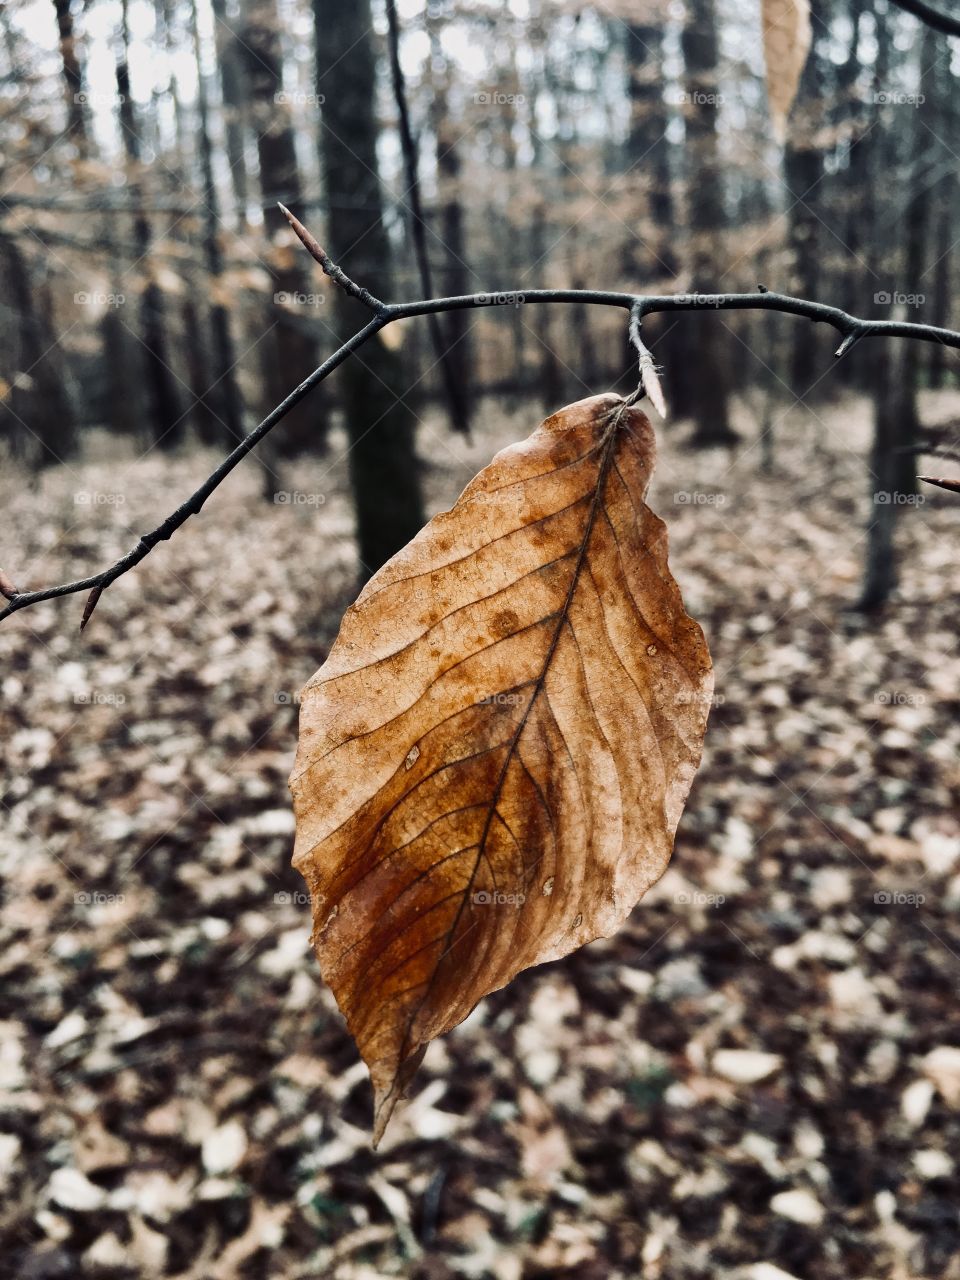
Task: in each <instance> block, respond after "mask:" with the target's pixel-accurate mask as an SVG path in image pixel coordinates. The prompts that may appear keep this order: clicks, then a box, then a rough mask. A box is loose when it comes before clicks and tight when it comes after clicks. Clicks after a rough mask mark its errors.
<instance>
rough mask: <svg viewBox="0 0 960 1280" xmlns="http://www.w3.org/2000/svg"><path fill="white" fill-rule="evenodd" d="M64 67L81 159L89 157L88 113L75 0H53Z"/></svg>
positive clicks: (70, 128)
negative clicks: (74, 19) (77, 35)
mask: <svg viewBox="0 0 960 1280" xmlns="http://www.w3.org/2000/svg"><path fill="white" fill-rule="evenodd" d="M53 4H54V8H55V10H56V14H57V33H58V35H59V39H60V61H61V62H62V64H63V88H64V98H65V101H66V104H67V134H68V136H69V138H70V140H71V142H72V143H73V144H74V146H75V147H76V148H77V153H78V155H80V156H85V155H86V154H87V149H88V146H87V121H86V113H85V112H84V109H83V108H84V96H83V69H82V68H81V65H80V56H79V54H78V53H77V40H76V35H75V33H74V29H73V11H72V7H71V0H53Z"/></svg>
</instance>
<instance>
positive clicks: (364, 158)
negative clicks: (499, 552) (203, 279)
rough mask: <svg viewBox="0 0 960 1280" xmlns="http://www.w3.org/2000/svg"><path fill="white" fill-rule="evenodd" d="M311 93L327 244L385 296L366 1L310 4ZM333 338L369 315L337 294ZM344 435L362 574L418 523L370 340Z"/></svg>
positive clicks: (405, 457) (389, 365) (387, 358)
mask: <svg viewBox="0 0 960 1280" xmlns="http://www.w3.org/2000/svg"><path fill="white" fill-rule="evenodd" d="M313 6H314V19H315V24H316V54H317V92H318V94H322V95H323V101H324V105H323V113H322V120H321V136H320V152H321V156H320V158H321V164H322V168H323V173H324V179H325V184H326V195H327V201H328V204H329V209H330V213H329V224H328V227H327V233H328V235H327V239H328V242H329V243H328V248H329V250H330V253H331V255H332V257H333V258H334V260H335V261H339V262H340V263H341V265H342V266H343V268H344V270H345V271H346V272H347V273H348V275H350V276H352V277H353V278H354V279H355V280H358V281H360V282H361V283H362V284H363V285H365V286H366V287H367V288H369V289H370V290H371V291H372V292H373V293H375V294H378V295H379V296H381V297H383V296H387V297H389V296H390V292H391V289H390V245H389V241H388V239H387V233H386V229H385V227H384V225H383V203H382V193H381V190H380V180H379V177H378V173H377V138H378V134H379V125H378V122H377V116H376V84H377V79H376V55H375V51H374V45H373V28H372V25H371V16H370V0H313ZM336 309H337V321H338V327H339V330H340V335H341V337H343V338H346V337H347V335H348V334H350V333H352V332H354V331H355V330H357V329H359V328H360V327H361V325H363V324H364V323H366V321H368V320H369V319H370V313H369V311H368V310H367V309H366V308H365V307H364V306H363V305H362V304H361V303H359V302H357V301H356V300H355V299H353V298H350V297H348V296H347V295H346V294H344V293H343V292H342V290H339V289H338V290H336ZM338 378H339V385H340V388H341V392H342V402H343V408H344V413H345V417H346V423H345V425H346V429H347V433H348V435H349V438H350V444H351V448H350V454H349V463H350V479H351V484H352V486H353V494H354V502H355V506H356V512H357V542H358V550H359V556H360V563H361V576H362V577H364V578H366V577H368V576H369V575H370V574H372V573H374V572H375V571H376V570H377V569H378V568H379V567H380V566H381V565H382V564H383V563H384V562H385V561H386V560H388V559H389V558H390V556H392V555H393V554H394V552H396V551H398V550H399V549H400V548H401V547H402V546H404V544H405V543H407V542H409V540H410V539H411V538H412V537H413V535H414V534H415V533H416V532H417V531H418V530H419V529H420V527H421V526H422V525H423V522H424V511H423V498H422V496H421V486H420V468H419V462H418V459H417V456H416V452H415V447H414V435H415V431H414V419H413V415H412V413H411V411H410V410H409V409H408V408H407V406H406V405H405V404H404V403H403V401H402V399H401V397H402V396H403V395H404V394H405V393H406V392H407V390H408V387H407V384H406V382H405V379H404V375H403V365H402V362H401V360H400V357H399V355H398V353H397V352H396V351H394V350H391V348H390V347H389V346H388V345H387V343H386V342H385V341H384V340H383V334H378V335H377V336H376V337H374V338H373V339H372V340H371V341H370V342H369V343H367V345H366V346H365V347H364V348H363V350H362V351H361V352H360V353H359V354H358V355H357V356H353V357H351V358H350V359H349V360H347V362H346V363H345V364H344V365H343V366H342V367H341V369H340V371H339V373H338Z"/></svg>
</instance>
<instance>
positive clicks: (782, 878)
mask: <svg viewBox="0 0 960 1280" xmlns="http://www.w3.org/2000/svg"><path fill="white" fill-rule="evenodd" d="M949 399H950V398H949V397H947V398H942V399H939V400H935V399H934V398H933V397H931V398H930V401H929V403H928V404H927V405H926V416H927V417H928V418H929V419H930V420H933V421H936V420H944V419H946V418H948V417H950V416H951V415H952V414H956V412H957V404H956V403H955V401H956V400H957V397H956V396H954V397H953V401H954V403H948V401H949ZM478 418H479V420H478V423H477V428H476V442H475V443H474V444H473V445H470V446H468V445H466V444H464V443H463V442H462V441H461V440H459V439H457V438H455V437H451V436H449V435H448V434H446V432H445V431H444V430H443V428H442V426H441V424H440V423H439V421H438V420H437V419H436V418H435V417H428V420H427V423H426V424H425V426H424V427H423V428H422V429H421V435H420V449H421V453H422V454H423V456H424V457H425V458H427V459H429V466H428V469H427V472H426V478H427V483H428V488H429V493H430V500H431V505H432V507H433V508H434V509H436V508H438V507H440V506H447V505H449V504H450V502H451V501H452V500H453V499H454V498H455V496H456V494H457V493H458V492H459V490H460V488H461V487H462V485H463V484H464V483H465V482H466V481H467V480H468V479H469V478H470V476H471V475H472V474H473V472H474V471H475V470H476V469H477V468H478V467H479V466H481V465H482V464H483V463H484V462H485V461H486V460H487V458H488V457H489V456H490V454H491V453H492V452H493V451H494V449H495V448H498V447H500V446H501V445H503V444H505V443H507V442H508V441H510V440H512V439H516V438H519V437H520V436H523V435H526V434H527V433H528V431H529V430H530V429H532V427H533V426H534V425H535V422H536V418H537V415H536V413H535V411H532V410H525V411H523V412H517V413H509V412H507V411H506V410H505V409H504V408H502V407H498V406H496V405H493V404H490V403H488V404H486V405H484V406H483V408H482V410H481V412H480V413H479V415H478ZM744 430H745V432H746V438H745V440H744V443H743V445H742V447H741V448H740V449H739V451H738V452H737V453H735V454H730V453H726V452H722V453H705V454H693V453H690V452H688V451H686V450H685V449H684V448H683V447H682V444H683V437H684V435H685V432H684V430H683V428H682V425H681V427H679V428H678V427H670V428H668V429H667V430H666V431H664V432H662V436H663V444H662V447H661V460H660V464H659V470H658V473H657V477H656V480H655V484H654V488H653V493H652V498H651V502H652V505H653V506H654V508H655V509H656V510H658V511H659V512H660V513H661V514H662V515H663V516H664V517H665V519H666V520H667V522H668V524H669V528H670V539H671V560H672V565H673V568H674V572H675V574H676V576H677V578H678V579H679V581H680V584H681V587H682V589H683V592H684V597H685V601H686V604H687V607H688V609H689V611H690V612H691V613H692V614H694V616H696V617H697V618H699V619H700V621H701V622H702V624H703V626H704V629H705V631H706V633H707V637H708V640H709V642H710V646H711V649H712V652H713V656H714V662H715V665H716V671H717V698H716V705H715V707H714V710H713V712H712V715H711V723H710V727H709V729H708V733H707V742H706V750H705V755H704V762H703V767H702V769H701V770H700V773H699V775H698V777H697V779H696V782H695V784H694V787H693V791H692V793H691V797H690V802H689V805H688V807H687V811H686V813H685V815H684V817H683V820H682V822H681V826H680V832H679V835H678V838H677V844H676V852H675V854H674V858H673V862H672V864H671V868H670V870H669V871H668V873H667V875H666V876H665V877H664V878H663V880H662V881H661V882H660V884H659V885H657V886H656V887H655V889H654V890H652V891H651V892H650V893H649V894H648V895H647V897H646V899H645V900H644V901H643V902H642V903H641V904H640V905H639V906H638V908H637V909H636V911H635V912H634V913H633V915H632V916H631V918H630V920H629V921H628V923H627V925H626V926H625V927H624V928H623V930H622V931H621V932H620V933H619V934H618V935H617V937H615V938H614V939H612V940H608V941H603V942H597V943H595V944H593V945H591V946H589V947H587V948H585V949H584V950H583V951H582V952H580V953H579V954H576V955H573V956H570V957H568V958H567V959H566V960H564V961H562V962H559V963H556V964H551V965H546V966H543V967H541V968H538V969H534V970H530V971H528V972H527V973H525V974H523V975H521V976H520V977H519V978H518V979H517V980H516V981H515V982H514V983H513V984H512V985H511V986H510V988H509V989H507V990H505V991H501V992H499V993H497V994H496V995H494V996H491V997H490V998H489V999H487V1000H486V1001H484V1002H483V1004H482V1005H481V1006H480V1008H479V1009H478V1010H477V1011H476V1012H475V1013H474V1014H473V1015H472V1016H471V1017H470V1019H469V1020H468V1021H467V1022H466V1023H465V1024H464V1025H463V1026H461V1027H459V1028H458V1029H457V1030H455V1031H454V1032H453V1033H451V1034H450V1035H449V1036H447V1037H446V1038H445V1040H444V1041H443V1042H442V1043H437V1044H434V1045H433V1046H432V1047H431V1049H430V1051H429V1052H428V1053H427V1056H426V1061H425V1063H424V1066H423V1067H422V1068H421V1070H420V1073H419V1075H418V1077H417V1080H416V1082H415V1085H414V1088H413V1096H412V1100H411V1102H410V1103H409V1104H408V1105H406V1106H405V1107H403V1108H401V1109H400V1110H399V1111H398V1113H397V1115H396V1116H395V1118H394V1121H393V1123H392V1125H391V1127H390V1129H389V1130H388V1132H387V1136H386V1138H385V1140H384V1143H383V1145H382V1148H381V1150H380V1151H379V1152H378V1153H374V1152H373V1151H372V1150H371V1148H370V1145H369V1125H370V1090H369V1086H368V1083H367V1079H366V1073H365V1071H364V1068H363V1067H362V1065H361V1064H359V1063H358V1059H357V1055H356V1052H355V1050H354V1048H353V1045H352V1042H351V1040H350V1038H349V1037H348V1035H347V1033H346V1031H345V1028H344V1026H343V1024H342V1021H341V1019H340V1017H339V1015H338V1013H337V1011H336V1008H335V1005H334V1003H333V1000H332V997H331V996H330V994H329V992H328V991H327V990H325V988H324V987H323V985H322V983H321V982H320V979H319V974H318V971H317V967H316V964H315V961H314V959H313V957H312V955H311V954H310V953H309V948H308V941H307V938H308V932H309V925H310V922H309V918H308V917H309V908H308V906H307V905H306V902H305V900H304V898H303V895H302V893H301V889H302V885H301V882H300V881H299V878H298V877H297V875H296V874H295V873H294V872H293V871H292V869H291V868H290V866H289V858H290V850H291V837H292V817H291V810H290V805H289V800H288V792H287V784H286V779H287V774H288V772H289V769H290V766H291V762H292V758H293V751H294V746H295V737H296V719H297V706H296V701H297V690H298V689H299V688H300V686H301V685H302V684H303V683H304V682H305V681H306V679H307V678H308V677H309V676H310V675H311V674H312V672H313V671H314V670H315V669H316V667H317V666H318V665H319V664H320V662H321V661H322V659H323V658H324V656H325V653H326V650H327V648H328V646H329V644H330V642H331V640H332V638H333V637H334V635H335V634H336V629H337V626H338V621H339V617H340V614H341V612H342V610H343V608H344V607H345V605H346V604H347V603H348V602H349V599H350V595H351V581H352V578H353V572H354V566H353V551H352V542H351V514H350V507H349V502H348V499H347V495H346V489H345V484H346V474H345V467H344V465H343V462H342V460H338V461H335V459H336V458H337V455H338V453H339V452H340V450H339V448H338V447H337V444H338V441H337V440H336V439H335V440H334V441H333V448H332V450H331V453H330V456H329V458H325V459H320V460H317V461H315V462H311V463H310V464H309V465H306V466H300V467H298V468H297V469H296V475H295V478H294V472H293V468H290V470H289V472H288V474H287V477H286V479H285V480H283V481H281V480H280V479H277V480H275V481H272V482H271V484H272V486H273V487H274V488H275V489H276V491H277V492H278V493H280V492H282V493H287V494H290V495H294V496H291V497H290V498H289V500H280V501H277V502H274V503H271V502H269V501H264V500H263V499H262V498H261V497H260V490H261V488H262V483H263V482H262V474H261V472H260V470H259V468H258V467H257V465H256V464H255V463H252V462H248V463H247V464H245V465H244V466H243V467H241V468H240V472H239V474H235V475H234V476H233V477H232V478H231V479H230V481H229V482H228V483H227V484H226V485H225V486H224V488H223V489H222V490H221V491H220V492H219V493H218V494H217V495H216V496H215V497H214V498H213V500H212V501H211V502H210V503H209V505H208V508H207V509H206V510H205V511H204V513H203V514H202V516H200V517H199V518H197V519H192V520H190V522H189V523H188V525H187V526H186V527H185V528H184V529H183V530H181V532H180V533H178V534H177V535H176V537H175V538H174V539H173V540H172V542H170V543H169V544H166V545H162V546H161V547H160V548H158V549H157V550H156V551H155V552H154V553H153V554H152V555H151V556H150V558H149V559H148V560H147V561H146V562H145V563H144V564H143V565H141V566H140V567H139V568H138V569H136V570H135V571H134V572H132V573H130V574H128V575H127V576H125V577H123V578H121V579H120V580H119V581H118V582H117V583H116V584H115V585H114V586H113V587H111V588H110V590H109V591H108V592H107V593H106V595H105V596H104V597H103V599H102V600H101V602H100V605H99V607H98V609H97V612H96V614H95V616H94V618H93V620H92V622H91V623H90V626H89V627H88V629H87V631H86V632H85V633H84V634H83V635H82V636H80V635H79V634H78V630H77V627H78V623H79V618H80V613H81V611H82V607H83V605H82V598H81V597H79V596H74V597H70V598H68V599H65V600H59V601H53V602H49V603H46V604H43V605H41V606H39V607H37V608H33V609H30V610H27V611H25V612H23V613H20V614H18V615H16V616H15V617H13V618H11V619H10V620H8V621H7V622H5V623H3V624H2V626H0V682H2V691H3V704H2V718H0V742H2V750H3V754H4V757H5V762H6V766H7V768H6V771H5V781H4V791H3V797H2V804H3V815H2V835H0V874H2V877H3V884H4V898H3V907H2V922H0V924H2V932H0V984H2V994H0V1001H2V1007H0V1181H2V1183H3V1186H2V1192H0V1275H2V1276H16V1277H19V1278H20V1280H29V1278H35V1280H36V1278H39V1277H73V1276H77V1275H84V1276H103V1277H119V1278H123V1277H155V1276H156V1277H159V1276H177V1277H181V1280H186V1278H187V1277H192V1278H195V1280H230V1278H231V1277H263V1278H267V1277H270V1278H271V1280H282V1278H284V1277H324V1278H326V1277H330V1278H332V1280H377V1278H380V1277H390V1276H408V1277H412V1278H416V1280H446V1278H447V1277H459V1276H464V1277H473V1278H475V1280H487V1278H491V1280H534V1278H544V1280H546V1278H548V1277H549V1278H554V1277H577V1278H578V1280H581V1278H582V1280H634V1278H637V1277H640V1278H642V1280H658V1278H661V1277H662V1278H663V1280H699V1278H701V1277H703V1278H706V1277H715V1276H724V1277H729V1278H730V1280H785V1277H791V1276H793V1277H797V1278H798V1280H851V1278H852V1280H960V1207H958V1206H960V1169H958V1167H957V1160H958V1159H960V1002H958V999H957V995H958V985H960V917H958V908H960V651H958V635H960V591H958V575H957V563H958V553H960V502H958V501H957V500H956V498H955V497H953V496H952V495H950V494H947V493H944V492H943V491H941V490H936V491H934V490H928V491H927V492H926V493H925V494H924V495H923V496H924V497H925V502H924V503H923V504H922V505H918V506H916V507H911V508H905V509H904V511H903V514H902V518H901V521H900V528H899V531H898V546H899V549H900V552H901V556H902V585H901V588H900V589H899V591H898V592H897V594H896V596H895V598H894V599H893V600H892V602H891V603H890V604H889V605H888V606H887V607H886V608H885V609H884V610H883V611H882V612H881V613H880V614H879V615H878V616H875V617H872V618H869V619H867V618H864V617H862V616H860V615H858V614H856V613H852V612H850V611H849V609H848V606H849V604H850V603H851V601H852V600H854V599H855V597H856V595H857V590H858V586H859V580H860V575H861V562H862V555H863V548H864V530H865V528H866V523H867V520H868V518H869V516H870V514H871V511H872V509H873V508H872V506H871V497H870V492H869V486H868V482H867V472H866V467H865V461H864V459H865V453H866V448H867V444H868V434H869V419H868V414H867V411H866V408H865V406H864V405H863V404H862V403H861V402H858V401H854V400H851V401H846V402H843V403H839V404H834V405H830V406H827V407H824V408H822V409H818V410H817V413H816V414H811V413H809V412H807V411H801V410H800V409H796V410H794V411H792V412H790V413H789V414H788V415H787V416H786V417H784V419H783V420H782V421H781V422H780V423H779V425H778V428H777V432H778V437H779V438H778V442H777V446H776V460H775V469H774V471H773V472H772V473H771V474H763V473H762V472H761V471H760V468H759V451H758V449H757V447H756V443H755V441H754V440H753V439H752V437H751V436H750V427H749V424H745V426H744ZM211 462H212V455H207V454H205V453H201V452H195V453H193V454H189V455H185V456H183V457H177V458H174V459H168V458H163V457H161V456H158V455H156V454H151V455H149V456H148V457H146V458H143V459H140V460H134V459H133V458H132V456H131V458H130V459H129V460H124V458H123V456H122V454H119V453H118V451H117V448H116V446H115V445H114V444H112V443H110V442H107V441H101V442H100V443H99V445H94V446H92V447H91V451H90V454H89V456H88V457H87V458H85V459H84V461H83V462H81V463H79V464H77V465H75V466H71V467H70V468H59V469H57V470H55V471H51V472H49V473H47V474H46V475H44V476H43V477H42V479H41V480H40V482H39V485H38V487H36V488H31V487H30V485H29V483H28V482H27V480H26V478H25V477H24V476H21V475H18V474H17V473H16V472H15V471H11V470H10V469H9V468H4V469H2V470H0V509H2V510H3V512H4V521H3V546H2V554H0V562H2V564H3V567H4V569H5V570H6V571H7V573H8V574H9V575H10V576H11V577H12V578H13V579H14V581H18V582H19V583H20V585H21V586H22V587H29V586H37V585H40V584H44V583H49V582H55V581H62V580H64V579H66V578H68V577H72V576H80V575H81V574H83V573H86V572H90V571H92V570H94V569H95V568H100V567H103V566H105V565H106V564H107V563H109V562H110V561H112V560H113V559H114V558H115V557H116V556H117V555H118V554H120V553H121V552H123V551H125V550H127V549H128V547H130V546H132V545H133V543H134V542H135V540H136V537H137V535H138V534H139V533H140V532H141V531H142V530H144V529H146V528H148V527H151V526H152V524H154V523H156V521H157V520H158V519H159V518H160V517H161V516H162V515H163V514H165V513H166V512H167V511H168V510H169V509H171V508H172V506H173V505H174V504H175V502H178V501H180V499H181V497H183V496H185V495H186V494H187V493H188V492H189V491H190V490H191V489H192V488H193V487H194V485H195V484H196V483H197V482H198V481H199V479H201V478H202V477H203V476H204V475H205V474H206V471H207V469H208V464H210V463H211ZM947 465H948V464H937V469H940V470H943V469H946V467H947Z"/></svg>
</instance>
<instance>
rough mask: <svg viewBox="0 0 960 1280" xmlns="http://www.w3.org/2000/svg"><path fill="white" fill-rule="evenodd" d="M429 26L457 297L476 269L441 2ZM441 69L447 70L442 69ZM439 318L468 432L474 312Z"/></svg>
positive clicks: (443, 277) (443, 283) (434, 111)
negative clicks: (470, 256)
mask: <svg viewBox="0 0 960 1280" xmlns="http://www.w3.org/2000/svg"><path fill="white" fill-rule="evenodd" d="M444 7H445V6H444ZM427 27H428V30H429V33H430V49H431V55H432V57H431V64H432V66H433V68H434V71H433V98H432V101H431V110H430V116H431V124H432V127H433V135H434V138H435V139H436V147H437V200H438V204H439V231H438V234H439V237H440V240H441V242H442V244H443V252H444V265H443V269H442V271H441V273H440V290H441V293H443V294H446V295H448V296H454V295H459V294H462V293H468V292H469V291H470V272H469V269H468V267H467V263H466V253H467V247H466V234H465V231H464V216H463V206H462V204H461V198H462V195H461V189H460V153H459V151H458V149H457V141H458V138H457V135H458V132H459V130H458V127H457V124H456V121H454V120H453V119H452V118H451V115H450V98H449V91H450V66H449V63H448V61H447V60H446V59H444V58H443V56H442V55H443V50H442V47H441V43H440V36H441V12H440V6H439V5H437V4H431V5H429V6H428V8H427ZM440 67H442V68H443V69H442V70H438V69H437V68H440ZM437 319H438V320H440V321H441V322H442V325H441V332H442V333H443V342H444V346H445V349H446V353H447V354H446V356H445V362H446V364H447V366H448V369H449V376H448V378H447V399H448V401H449V406H450V419H451V426H452V427H453V429H454V431H459V432H462V433H464V434H466V433H468V432H469V430H470V407H471V403H472V396H471V389H470V383H471V379H472V373H473V359H472V352H471V348H470V337H469V334H470V326H471V324H472V323H473V322H472V319H471V316H470V313H469V312H468V311H451V312H450V314H449V315H446V316H438V317H437Z"/></svg>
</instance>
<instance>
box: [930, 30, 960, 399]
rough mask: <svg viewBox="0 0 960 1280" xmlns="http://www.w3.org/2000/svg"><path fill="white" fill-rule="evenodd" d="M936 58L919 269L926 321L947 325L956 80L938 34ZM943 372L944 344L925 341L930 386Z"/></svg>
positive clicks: (959, 119)
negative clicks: (924, 256)
mask: <svg viewBox="0 0 960 1280" xmlns="http://www.w3.org/2000/svg"><path fill="white" fill-rule="evenodd" d="M937 44H938V56H937V59H936V62H935V64H934V66H933V68H932V69H931V73H930V79H931V82H932V88H931V91H930V93H928V95H927V102H926V104H925V106H924V110H926V111H933V112H934V113H935V114H934V118H933V120H932V121H930V125H931V133H932V135H933V136H928V139H927V142H928V145H930V146H932V147H933V148H934V153H935V156H936V161H935V163H936V165H937V174H938V176H937V178H936V180H935V182H934V183H933V184H932V186H931V188H930V191H929V200H930V214H929V216H930V219H931V222H932V230H931V239H932V246H931V248H932V254H931V259H932V260H931V262H930V265H929V266H928V267H927V269H926V271H925V272H924V273H923V277H922V279H923V281H924V291H925V292H926V291H929V293H930V294H931V297H930V309H929V311H928V315H929V319H930V323H931V324H935V325H938V326H940V327H941V328H947V327H949V325H950V323H951V320H952V316H951V307H950V293H951V289H950V282H951V276H952V265H953V258H954V241H955V239H956V237H955V235H954V220H955V216H956V211H957V170H956V157H955V156H954V155H952V154H951V152H952V151H953V150H955V149H956V147H955V141H954V140H955V138H956V136H957V128H958V126H960V111H958V109H957V96H958V92H957V88H958V87H957V81H956V77H955V76H954V74H953V71H952V70H951V65H950V57H949V54H948V52H947V48H948V46H947V42H946V40H945V38H944V37H943V36H940V37H939V39H938V41H937ZM946 372H947V348H946V347H942V346H940V345H939V344H931V345H930V348H929V356H928V379H929V383H930V386H931V387H936V388H939V387H942V386H943V384H944V380H945V375H946Z"/></svg>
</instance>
